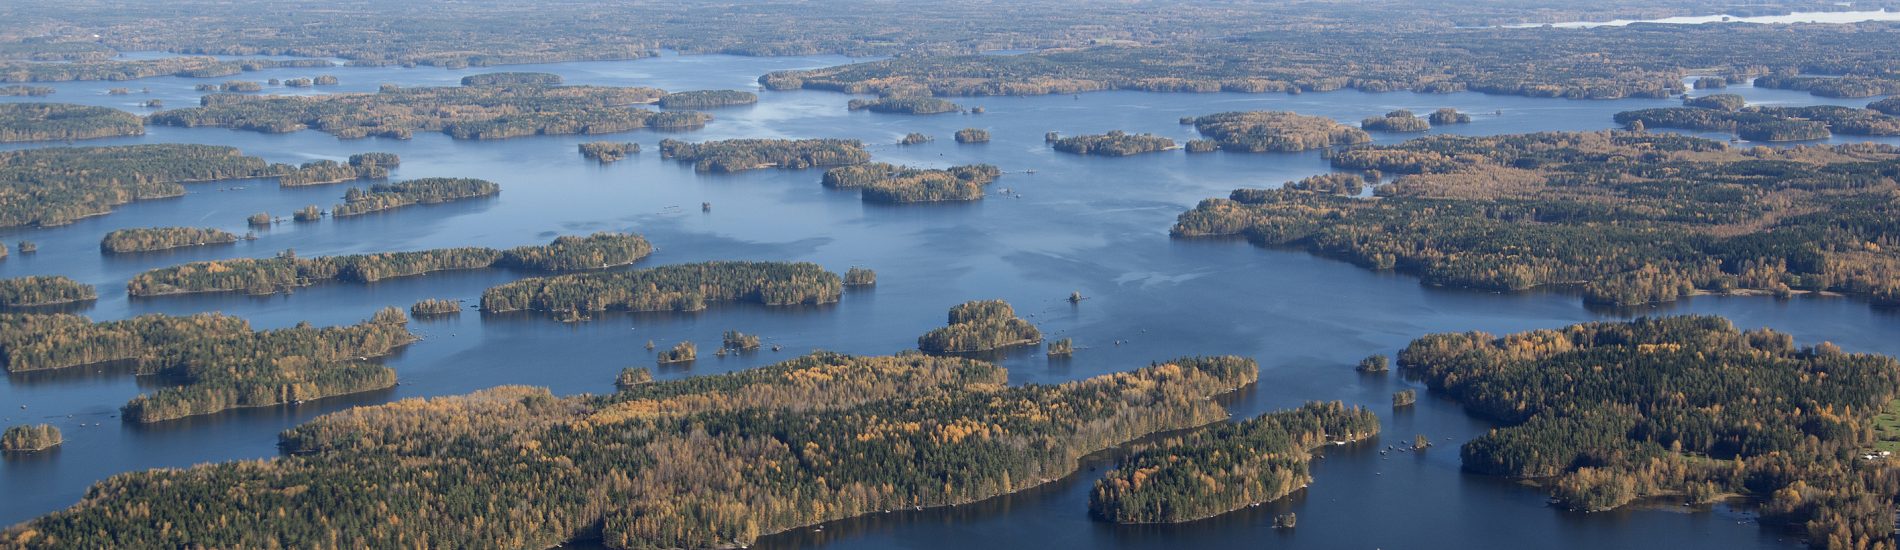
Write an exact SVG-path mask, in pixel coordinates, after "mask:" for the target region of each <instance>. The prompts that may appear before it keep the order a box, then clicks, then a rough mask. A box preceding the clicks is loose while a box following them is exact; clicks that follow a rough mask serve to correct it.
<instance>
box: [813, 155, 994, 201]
mask: <svg viewBox="0 0 1900 550" xmlns="http://www.w3.org/2000/svg"><path fill="white" fill-rule="evenodd" d="M1001 175H1002V170H1000V169H998V168H997V167H995V166H991V165H988V164H972V165H966V166H952V167H950V168H947V169H926V168H913V167H909V166H896V165H892V164H888V163H883V162H872V163H866V164H855V165H851V166H841V167H838V168H832V169H830V170H826V171H825V175H824V179H823V181H824V185H825V187H830V188H833V189H862V190H863V191H861V196H862V198H863V199H864V201H865V202H881V203H921V202H946V201H972V200H978V199H981V198H983V187H984V186H987V185H989V184H990V182H993V181H996V178H997V177H999V176H1001Z"/></svg>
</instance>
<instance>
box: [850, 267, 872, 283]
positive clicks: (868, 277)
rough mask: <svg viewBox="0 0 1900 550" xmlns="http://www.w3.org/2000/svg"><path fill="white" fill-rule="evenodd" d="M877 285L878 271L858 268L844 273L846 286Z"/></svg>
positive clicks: (852, 268)
mask: <svg viewBox="0 0 1900 550" xmlns="http://www.w3.org/2000/svg"><path fill="white" fill-rule="evenodd" d="M876 284H877V271H875V270H871V269H866V268H862V267H858V266H851V269H847V270H845V271H844V286H873V285H876Z"/></svg>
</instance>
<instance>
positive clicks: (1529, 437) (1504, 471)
mask: <svg viewBox="0 0 1900 550" xmlns="http://www.w3.org/2000/svg"><path fill="white" fill-rule="evenodd" d="M1399 366H1400V368H1402V369H1404V370H1405V371H1406V372H1407V373H1409V374H1412V375H1415V376H1419V377H1422V378H1424V379H1425V381H1426V382H1427V383H1428V384H1430V385H1431V387H1432V389H1433V390H1435V391H1440V392H1444V393H1445V394H1447V395H1449V396H1451V397H1452V398H1453V399H1457V400H1458V401H1461V402H1463V403H1464V404H1465V407H1466V408H1467V409H1468V410H1470V411H1472V412H1474V413H1476V414H1478V415H1480V416H1483V417H1486V418H1489V419H1492V420H1495V421H1498V422H1501V423H1504V424H1505V425H1506V427H1503V428H1499V429H1495V430H1492V431H1491V432H1490V433H1487V434H1485V435H1484V436H1481V437H1479V438H1477V439H1475V440H1472V441H1471V442H1469V443H1466V444H1465V445H1464V448H1463V449H1462V451H1461V456H1462V459H1463V461H1464V467H1465V469H1466V470H1469V471H1472V472H1477V473H1484V474H1492V475H1502V476H1511V477H1525V478H1537V479H1538V480H1539V482H1540V483H1542V484H1543V485H1545V486H1547V487H1551V488H1552V489H1553V492H1554V493H1555V495H1556V497H1557V499H1558V500H1560V501H1561V502H1563V503H1564V504H1566V505H1568V506H1570V507H1572V508H1576V509H1583V510H1605V509H1610V508H1616V507H1619V506H1622V505H1624V504H1627V503H1630V502H1632V501H1634V500H1636V499H1639V498H1643V497H1647V496H1659V495H1671V496H1675V495H1682V496H1686V497H1688V498H1689V500H1692V501H1708V500H1712V499H1714V498H1717V497H1718V496H1719V495H1721V494H1724V493H1744V494H1750V495H1754V496H1758V497H1760V498H1762V499H1764V500H1765V501H1766V502H1765V503H1764V504H1763V509H1762V518H1763V520H1764V522H1765V523H1769V524H1785V525H1789V526H1792V527H1795V528H1799V529H1801V530H1802V531H1803V532H1804V533H1806V534H1808V535H1809V537H1810V538H1809V542H1810V544H1812V545H1814V546H1816V547H1825V548H1870V547H1882V546H1867V545H1870V544H1872V545H1891V544H1892V541H1891V538H1890V537H1891V536H1892V533H1893V528H1894V522H1893V517H1894V504H1893V502H1894V498H1895V497H1896V496H1900V472H1896V471H1894V469H1893V467H1892V466H1891V465H1890V463H1889V462H1888V461H1886V460H1863V459H1862V458H1861V455H1862V454H1864V453H1867V452H1869V451H1870V450H1871V449H1872V448H1873V445H1874V443H1875V441H1876V438H1877V437H1889V438H1891V437H1896V435H1895V434H1884V433H1883V434H1881V435H1879V436H1876V430H1874V427H1873V423H1872V417H1873V416H1874V415H1875V414H1876V413H1879V412H1881V411H1883V410H1885V409H1887V408H1889V407H1891V406H1892V405H1890V403H1891V402H1892V401H1893V400H1894V398H1895V397H1896V394H1897V393H1900V361H1895V360H1894V359H1893V358H1892V357H1886V356H1879V355H1870V354H1850V353H1843V352H1842V351H1841V350H1840V349H1839V348H1837V347H1834V346H1833V345H1832V344H1827V343H1822V344H1819V345H1816V346H1814V347H1807V348H1803V347H1796V345H1795V342H1794V338H1792V337H1790V336H1788V335H1786V334H1782V333H1777V332H1773V331H1769V330H1751V331H1741V330H1738V329H1736V328H1735V327H1734V325H1732V324H1730V323H1729V322H1728V321H1727V320H1724V319H1722V318H1719V317H1668V318H1658V319H1637V320H1635V321H1629V322H1599V323H1587V324H1581V325H1573V326H1570V327H1566V328H1563V329H1557V330H1538V331H1532V332H1525V333H1519V334H1513V335H1509V336H1505V337H1503V338H1498V337H1494V336H1491V335H1488V334H1484V333H1476V332H1474V333H1465V334H1437V335H1431V336H1426V337H1424V338H1420V339H1418V340H1415V341H1413V342H1412V343H1411V345H1409V346H1406V348H1405V350H1404V351H1402V352H1400V354H1399Z"/></svg>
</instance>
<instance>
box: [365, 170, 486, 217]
mask: <svg viewBox="0 0 1900 550" xmlns="http://www.w3.org/2000/svg"><path fill="white" fill-rule="evenodd" d="M500 193H501V185H499V184H496V183H495V182H492V181H488V180H482V179H475V178H422V179H413V180H408V181H401V182H396V183H378V184H376V185H372V186H370V188H369V191H364V190H362V189H359V188H355V187H352V188H350V190H349V191H348V192H346V193H344V194H343V202H342V203H341V204H338V205H336V206H334V207H331V208H330V215H331V216H333V217H338V218H346V217H350V216H361V215H364V214H369V213H374V212H382V211H386V210H394V209H397V208H402V207H404V206H412V205H417V204H438V203H444V202H450V201H458V200H465V199H475V198H481V197H491V196H494V195H497V194H500Z"/></svg>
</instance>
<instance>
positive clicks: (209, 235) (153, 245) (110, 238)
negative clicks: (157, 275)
mask: <svg viewBox="0 0 1900 550" xmlns="http://www.w3.org/2000/svg"><path fill="white" fill-rule="evenodd" d="M237 241H238V236H237V235H233V234H231V232H229V231H224V230H221V229H212V228H209V227H147V228H135V229H118V230H114V231H112V232H111V233H106V236H105V238H103V239H100V240H99V250H101V251H103V252H105V253H107V254H127V253H132V252H152V251H157V250H170V249H173V248H184V247H189V246H209V245H216V244H230V243H234V242H237Z"/></svg>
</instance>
